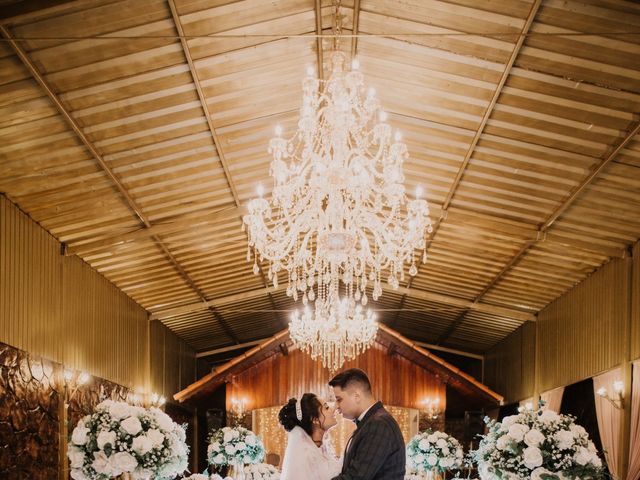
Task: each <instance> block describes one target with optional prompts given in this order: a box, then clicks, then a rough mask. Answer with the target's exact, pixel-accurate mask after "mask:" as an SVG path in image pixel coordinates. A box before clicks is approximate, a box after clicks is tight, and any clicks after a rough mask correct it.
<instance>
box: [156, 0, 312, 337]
mask: <svg viewBox="0 0 640 480" xmlns="http://www.w3.org/2000/svg"><path fill="white" fill-rule="evenodd" d="M169 7H170V8H171V16H172V18H173V23H174V24H175V26H176V29H177V30H178V34H179V35H180V43H181V44H182V50H183V52H184V56H185V58H186V59H187V63H188V64H189V70H190V72H191V77H192V78H193V83H194V85H195V87H196V91H197V92H198V98H199V99H200V103H201V105H202V110H203V111H204V114H205V116H206V118H207V125H208V126H209V131H210V132H211V137H212V138H213V143H214V145H215V147H216V151H217V152H218V158H219V159H220V163H221V164H222V169H223V170H224V174H225V177H226V179H227V184H228V185H229V189H230V190H231V193H232V195H233V200H234V201H235V203H236V207H238V208H240V206H241V205H240V198H239V197H238V191H237V189H236V186H235V183H234V181H233V178H232V177H231V171H230V170H229V164H228V162H227V160H226V158H225V154H224V151H223V150H222V145H221V143H220V138H219V137H218V134H217V132H216V129H215V127H214V125H213V120H212V117H211V112H210V111H209V105H208V104H207V98H206V97H205V95H204V91H203V90H202V86H201V84H200V77H199V76H198V70H197V69H196V66H195V64H194V62H193V58H192V56H191V50H189V43H188V42H187V39H186V37H185V34H184V29H183V28H182V22H181V20H180V14H179V13H178V9H177V7H176V4H175V0H169ZM320 41H321V42H322V39H320ZM240 221H241V222H242V217H240ZM258 268H259V269H260V278H261V279H262V283H263V284H264V286H265V288H268V286H269V285H268V283H267V279H266V278H265V275H264V272H263V270H262V266H261V265H259V266H258ZM268 295H269V301H270V302H271V305H272V306H273V308H274V310H275V309H276V308H275V301H274V300H273V297H272V296H271V294H268ZM273 318H274V320H275V321H276V322H277V323H279V324H281V325H284V326H286V322H283V320H282V319H281V318H279V317H278V316H277V315H276V314H275V313H274V314H273ZM236 343H239V342H236Z"/></svg>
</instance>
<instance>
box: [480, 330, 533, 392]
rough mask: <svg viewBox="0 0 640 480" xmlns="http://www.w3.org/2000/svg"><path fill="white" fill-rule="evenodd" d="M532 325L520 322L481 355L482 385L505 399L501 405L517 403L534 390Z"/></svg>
mask: <svg viewBox="0 0 640 480" xmlns="http://www.w3.org/2000/svg"><path fill="white" fill-rule="evenodd" d="M535 335H536V324H535V323H534V322H527V323H524V324H523V325H522V326H521V327H520V328H518V329H517V330H516V331H515V332H513V333H512V334H511V335H509V336H508V337H507V338H505V339H504V340H503V341H502V342H500V343H499V344H498V345H496V346H495V347H494V348H492V349H491V350H489V351H488V352H487V354H486V356H485V376H484V381H485V383H486V384H487V385H488V386H489V387H491V388H492V389H493V390H494V391H496V392H498V393H501V394H502V395H504V397H505V403H512V402H519V401H521V400H524V399H526V398H529V397H531V396H532V395H533V393H534V389H535Z"/></svg>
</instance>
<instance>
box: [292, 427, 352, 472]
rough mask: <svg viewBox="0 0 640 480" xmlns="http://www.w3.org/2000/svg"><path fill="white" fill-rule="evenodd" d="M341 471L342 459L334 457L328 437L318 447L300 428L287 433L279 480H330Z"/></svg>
mask: <svg viewBox="0 0 640 480" xmlns="http://www.w3.org/2000/svg"><path fill="white" fill-rule="evenodd" d="M341 470H342V459H341V458H338V457H336V455H335V452H334V450H333V446H332V445H331V442H330V441H329V435H326V434H325V436H324V439H323V442H322V446H321V447H318V446H316V444H315V443H313V440H312V439H311V437H310V436H309V435H307V432H305V431H304V430H303V429H302V428H300V427H295V428H294V429H293V430H291V431H290V432H289V433H288V441H287V449H286V450H285V452H284V461H283V463H282V475H281V476H280V480H301V479H304V480H331V479H332V478H333V477H335V476H337V475H339V474H340V471H341Z"/></svg>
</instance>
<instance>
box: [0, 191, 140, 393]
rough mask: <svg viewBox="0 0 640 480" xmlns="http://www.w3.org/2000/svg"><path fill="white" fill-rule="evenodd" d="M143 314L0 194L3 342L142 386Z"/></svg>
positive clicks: (0, 333)
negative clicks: (62, 251) (70, 255)
mask: <svg viewBox="0 0 640 480" xmlns="http://www.w3.org/2000/svg"><path fill="white" fill-rule="evenodd" d="M147 323H148V321H147V313H146V312H145V310H144V309H143V308H141V307H140V306H139V305H137V304H136V303H135V302H134V301H133V300H132V299H131V298H129V297H127V296H126V295H125V294H124V293H122V292H121V291H120V290H118V289H117V288H116V287H115V286H114V285H113V284H112V283H110V282H109V281H108V280H106V279H105V278H104V277H103V276H101V275H100V274H98V273H97V272H95V271H94V270H93V269H92V268H91V267H89V266H88V265H87V264H86V263H84V262H83V261H82V260H80V259H79V258H77V257H65V256H63V255H61V254H60V244H59V243H58V242H57V241H56V240H55V239H54V238H53V237H52V236H51V235H49V234H48V233H47V232H46V231H45V230H44V229H42V228H41V227H40V226H39V225H38V224H36V223H35V222H34V221H33V220H32V219H30V218H29V217H28V216H27V215H25V214H24V213H23V212H21V211H20V210H19V209H18V208H17V207H16V206H15V205H13V204H12V203H11V202H10V201H9V200H8V199H7V198H6V197H4V196H2V195H0V341H2V342H4V343H7V344H9V345H12V346H14V347H16V348H19V349H22V350H25V351H27V352H29V353H32V354H35V355H40V356H43V357H45V358H48V359H50V360H53V361H56V362H60V363H63V364H64V365H65V366H66V367H69V368H74V369H78V370H84V371H87V372H88V373H90V374H91V375H95V376H98V377H102V378H105V379H107V380H110V381H113V382H116V383H119V384H121V385H124V386H127V387H131V388H133V389H137V390H145V389H146V388H147V386H148V378H147V377H148V358H147V357H148V353H147V349H148V347H147V343H148V338H149V337H148V333H147Z"/></svg>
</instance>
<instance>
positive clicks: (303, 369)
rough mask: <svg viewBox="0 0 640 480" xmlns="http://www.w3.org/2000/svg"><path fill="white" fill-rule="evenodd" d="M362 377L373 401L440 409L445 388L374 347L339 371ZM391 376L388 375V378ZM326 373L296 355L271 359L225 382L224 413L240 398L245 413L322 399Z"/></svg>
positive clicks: (326, 388) (326, 390)
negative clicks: (306, 396)
mask: <svg viewBox="0 0 640 480" xmlns="http://www.w3.org/2000/svg"><path fill="white" fill-rule="evenodd" d="M351 367H357V368H361V369H363V370H364V371H366V372H367V374H368V375H369V378H370V380H371V383H372V387H373V391H374V395H375V396H376V397H377V398H378V399H380V400H382V401H383V402H384V403H385V404H386V405H393V406H397V407H407V408H420V407H421V405H420V401H421V400H423V399H424V398H436V397H437V398H440V405H441V406H442V407H443V408H446V404H445V402H446V399H445V384H444V383H443V382H442V381H441V380H440V379H438V378H436V377H435V376H434V375H433V374H431V373H429V372H427V371H425V370H423V369H422V368H420V367H419V366H417V365H415V364H413V363H412V362H410V361H408V360H406V359H404V358H402V357H399V356H397V355H394V356H389V355H388V354H387V351H386V349H384V348H382V347H381V346H378V345H375V346H374V347H372V348H370V349H369V350H367V351H366V352H365V353H364V354H362V355H360V356H359V357H358V358H356V359H355V360H354V361H351V362H348V363H346V364H345V366H344V368H345V369H346V368H351ZM390 372H392V373H390ZM331 377H332V376H331V375H330V373H329V371H328V370H326V369H324V368H322V365H321V364H320V363H318V362H316V361H313V360H312V359H311V357H310V356H309V355H307V354H304V353H302V352H301V351H300V350H293V351H291V352H290V353H289V355H287V356H282V355H274V356H272V357H270V358H268V359H267V360H265V361H264V362H261V363H259V364H258V365H256V366H254V367H252V368H249V369H247V370H245V371H244V372H242V373H241V374H239V375H237V376H235V377H234V378H233V379H231V383H230V385H228V387H227V409H229V408H230V407H231V399H232V398H234V397H237V398H246V399H247V402H248V404H247V407H248V408H249V409H255V408H264V407H272V406H276V405H283V404H285V403H286V402H287V400H288V399H289V398H290V397H299V396H300V395H302V394H303V393H305V392H314V393H316V394H317V395H319V396H321V397H324V398H327V396H328V395H329V393H330V387H329V386H328V382H329V380H330V379H331Z"/></svg>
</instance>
